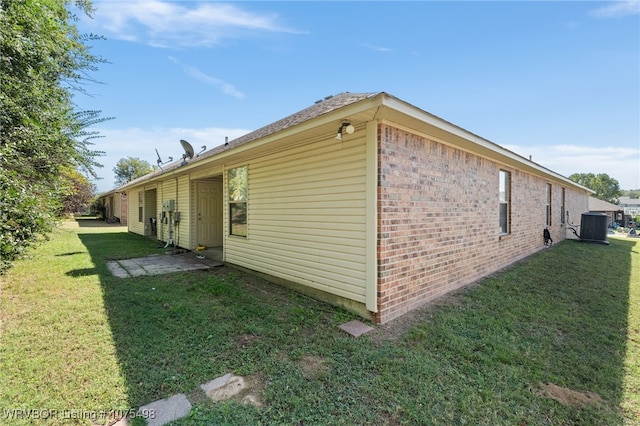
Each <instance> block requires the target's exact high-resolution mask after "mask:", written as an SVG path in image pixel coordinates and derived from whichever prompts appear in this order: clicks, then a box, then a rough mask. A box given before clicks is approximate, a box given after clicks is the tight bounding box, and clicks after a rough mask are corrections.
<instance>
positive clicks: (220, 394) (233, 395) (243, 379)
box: [194, 374, 265, 408]
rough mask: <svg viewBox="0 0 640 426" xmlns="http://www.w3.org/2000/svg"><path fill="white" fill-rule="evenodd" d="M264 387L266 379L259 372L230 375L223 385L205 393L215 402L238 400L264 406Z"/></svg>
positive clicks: (259, 406) (258, 406)
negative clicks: (250, 374)
mask: <svg viewBox="0 0 640 426" xmlns="http://www.w3.org/2000/svg"><path fill="white" fill-rule="evenodd" d="M264 388H265V383H264V379H263V378H262V376H260V375H259V374H256V375H253V376H235V375H230V377H229V378H228V380H227V381H226V382H225V383H224V384H223V385H222V386H219V387H216V388H214V389H210V390H207V391H206V392H205V394H206V396H207V398H208V399H209V400H210V401H213V402H219V401H237V402H241V403H243V404H251V405H253V406H255V407H257V408H262V407H263V406H264V404H263V402H262V393H263V391H264ZM194 399H196V400H199V399H202V398H194Z"/></svg>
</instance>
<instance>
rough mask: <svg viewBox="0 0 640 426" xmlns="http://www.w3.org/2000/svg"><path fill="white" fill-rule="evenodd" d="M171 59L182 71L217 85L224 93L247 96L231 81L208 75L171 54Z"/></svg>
mask: <svg viewBox="0 0 640 426" xmlns="http://www.w3.org/2000/svg"><path fill="white" fill-rule="evenodd" d="M169 60H170V61H171V62H173V63H174V64H176V65H178V66H179V67H180V68H182V71H184V73H185V74H187V75H188V76H190V77H193V78H195V79H196V80H200V81H202V82H204V83H207V84H209V85H211V86H214V87H217V88H219V89H220V90H221V91H222V93H224V94H226V95H229V96H233V97H234V98H238V99H244V98H246V95H245V94H244V93H242V92H241V91H239V90H238V89H236V88H235V86H234V85H233V84H231V83H227V82H226V81H224V80H221V79H219V78H216V77H212V76H210V75H207V74H205V73H204V72H202V71H200V70H199V69H198V68H196V67H192V66H189V65H184V64H182V63H181V62H180V61H179V60H177V59H176V58H174V57H173V56H169Z"/></svg>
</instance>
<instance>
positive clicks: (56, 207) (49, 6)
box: [0, 0, 106, 273]
mask: <svg viewBox="0 0 640 426" xmlns="http://www.w3.org/2000/svg"><path fill="white" fill-rule="evenodd" d="M73 4H74V5H75V6H76V10H78V12H79V13H84V14H87V15H88V16H91V13H92V12H93V9H92V5H91V3H90V1H88V0H76V1H75V2H74V3H73ZM70 6H71V3H70V1H67V0H39V1H31V0H2V9H1V10H0V88H1V93H0V103H1V108H0V129H1V130H2V131H1V132H0V194H2V196H1V198H0V215H1V217H0V273H2V272H3V271H5V270H6V269H7V268H8V266H9V265H10V264H11V263H12V261H13V260H15V259H16V257H18V256H19V255H20V254H21V253H23V252H24V250H25V249H26V248H27V247H28V246H29V245H31V244H32V243H33V242H34V241H36V240H37V239H38V238H39V237H42V236H46V235H47V233H48V232H49V231H50V230H51V229H52V226H53V225H54V224H55V219H56V218H57V217H59V216H60V213H61V212H63V211H64V208H65V203H66V204H67V207H70V206H69V204H71V205H72V204H73V202H74V201H73V200H74V197H76V198H77V197H78V196H79V194H80V193H81V191H85V192H86V191H87V190H89V191H91V188H90V187H89V188H87V186H88V179H87V176H91V177H96V174H95V168H96V167H101V165H100V164H99V163H98V162H97V158H98V157H99V156H100V155H102V154H103V153H102V152H99V151H96V150H94V149H92V140H93V139H94V138H96V137H99V135H98V134H97V133H96V132H92V131H91V130H89V127H90V126H92V125H94V124H97V123H100V122H102V121H104V120H106V118H102V117H101V116H100V112H99V111H82V110H78V109H77V107H76V106H75V104H74V102H73V95H74V93H78V91H83V90H84V89H83V85H85V84H86V83H87V82H88V81H90V78H89V77H88V76H89V75H90V73H91V72H92V71H95V70H96V69H97V66H98V65H99V64H101V63H103V62H105V61H104V60H103V59H102V58H100V57H98V56H95V55H93V54H92V53H91V51H90V47H89V45H88V43H89V42H91V41H93V40H99V39H101V37H99V36H96V35H92V34H88V35H85V34H79V32H78V29H77V27H76V22H77V19H78V17H77V16H76V15H74V14H73V13H72V12H71V7H70Z"/></svg>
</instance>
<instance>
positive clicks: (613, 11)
mask: <svg viewBox="0 0 640 426" xmlns="http://www.w3.org/2000/svg"><path fill="white" fill-rule="evenodd" d="M590 14H591V16H595V17H596V18H620V17H623V16H629V15H638V14H640V1H638V0H630V1H621V2H613V3H611V4H609V5H607V6H603V7H601V8H598V9H595V10H592V11H591V13H590Z"/></svg>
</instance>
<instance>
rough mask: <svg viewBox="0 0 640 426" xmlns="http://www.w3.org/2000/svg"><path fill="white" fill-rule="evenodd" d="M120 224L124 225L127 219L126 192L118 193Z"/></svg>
mask: <svg viewBox="0 0 640 426" xmlns="http://www.w3.org/2000/svg"><path fill="white" fill-rule="evenodd" d="M119 195H120V224H121V225H126V224H127V219H128V203H127V194H125V193H120V194H119Z"/></svg>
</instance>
